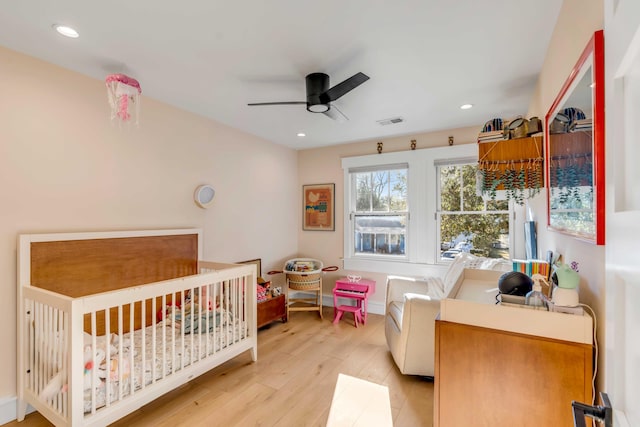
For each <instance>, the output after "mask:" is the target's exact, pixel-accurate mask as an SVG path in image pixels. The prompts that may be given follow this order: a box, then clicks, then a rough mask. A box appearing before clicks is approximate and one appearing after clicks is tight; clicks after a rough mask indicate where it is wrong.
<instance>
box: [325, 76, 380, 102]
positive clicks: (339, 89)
mask: <svg viewBox="0 0 640 427" xmlns="http://www.w3.org/2000/svg"><path fill="white" fill-rule="evenodd" d="M367 80H369V76H367V75H366V74H364V73H357V74H354V75H353V76H351V77H349V78H348V79H347V80H345V81H343V82H340V83H338V84H337V85H335V86H334V87H332V88H329V89H327V90H326V92H324V93H323V94H321V95H320V101H322V103H323V104H327V103H329V102H332V101H335V100H336V99H338V98H340V97H341V96H342V95H344V94H345V93H347V92H349V91H351V90H353V89H355V88H356V87H358V86H360V85H361V84H362V83H364V82H366V81H367Z"/></svg>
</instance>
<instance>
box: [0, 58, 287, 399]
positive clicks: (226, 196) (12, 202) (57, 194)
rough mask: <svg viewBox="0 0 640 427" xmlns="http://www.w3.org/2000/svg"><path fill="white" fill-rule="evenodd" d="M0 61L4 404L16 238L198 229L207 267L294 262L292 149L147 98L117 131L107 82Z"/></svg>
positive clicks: (0, 380)
mask: <svg viewBox="0 0 640 427" xmlns="http://www.w3.org/2000/svg"><path fill="white" fill-rule="evenodd" d="M0 64H2V65H1V66H0V94H1V95H0V293H1V294H2V298H1V299H0V325H2V327H1V328H0V342H1V343H2V346H0V366H2V370H1V372H2V375H0V401H2V400H3V398H5V397H9V398H11V397H13V396H15V395H16V391H15V390H16V388H15V366H16V360H15V353H16V351H15V343H16V336H15V334H16V332H15V330H16V321H15V316H16V310H15V301H16V292H15V289H16V236H17V235H18V234H19V233H33V232H63V231H90V230H123V229H124V230H126V229H150V228H179V227H198V228H202V229H203V230H204V239H205V241H204V255H205V258H206V259H211V260H219V261H241V260H246V259H250V258H262V259H263V271H267V270H269V269H273V268H281V266H282V261H283V260H286V259H288V258H291V257H293V256H295V254H296V251H297V235H296V234H295V233H293V232H292V230H293V228H294V227H293V226H292V225H291V224H295V223H296V221H297V220H298V214H297V213H298V212H299V206H298V200H299V198H298V194H299V188H298V185H297V154H296V152H295V151H293V150H290V149H288V148H284V147H283V146H279V145H275V144H272V143H269V142H267V141H264V140H261V139H258V138H257V137H254V136H251V135H248V134H245V133H242V132H239V131H237V130H234V129H231V128H229V127H226V126H223V125H221V124H218V123H216V122H213V121H211V120H208V119H205V118H203V117H200V116H197V115H195V114H191V113H188V112H185V111H181V110H178V109H176V108H173V107H170V106H168V105H166V104H163V103H160V102H157V101H155V100H153V99H150V98H146V97H144V93H143V101H142V111H141V121H140V126H139V127H138V128H136V127H135V126H133V127H128V126H125V127H120V126H119V125H118V124H117V123H112V122H110V120H109V109H108V104H107V93H106V88H105V85H104V82H102V81H99V80H95V79H91V78H88V77H85V76H82V75H80V74H77V73H74V72H71V71H68V70H64V69H62V68H59V67H56V66H54V65H51V64H48V63H44V62H42V61H39V60H36V59H34V58H31V57H27V56H24V55H21V54H18V53H15V52H13V51H10V50H7V49H4V48H1V47H0ZM138 77H139V76H138ZM141 85H142V89H143V91H144V79H142V78H141ZM203 183H210V184H212V185H213V186H214V187H215V188H216V191H217V193H216V198H215V200H214V203H213V206H212V207H211V208H209V209H208V210H203V209H201V208H199V207H197V206H196V205H195V203H194V202H193V191H194V189H195V188H196V187H197V186H198V185H199V184H203Z"/></svg>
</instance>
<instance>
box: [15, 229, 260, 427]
mask: <svg viewBox="0 0 640 427" xmlns="http://www.w3.org/2000/svg"><path fill="white" fill-rule="evenodd" d="M201 254H202V232H201V231H200V230H195V229H186V230H151V231H134V232H99V233H68V234H31V235H21V236H19V239H18V308H17V312H18V319H17V320H18V321H17V325H18V330H17V344H18V349H17V351H18V361H17V362H18V363H17V369H18V373H17V382H18V420H19V421H22V420H23V419H24V417H25V413H26V409H27V404H30V405H31V406H33V407H34V408H35V409H36V410H37V411H39V412H40V413H41V414H42V415H43V416H44V417H46V418H47V419H48V420H49V421H51V422H52V423H53V424H55V425H57V426H81V425H82V426H85V425H100V426H104V425H107V424H109V423H112V422H114V421H116V420H117V419H119V418H121V417H123V416H125V415H127V414H129V413H131V412H132V411H135V410H136V409H138V408H139V407H141V406H143V405H145V404H146V403H148V402H150V401H152V400H154V399H156V398H157V397H159V396H161V395H163V394H165V393H167V392H168V391H170V390H172V389H175V388H176V387H178V386H180V385H182V384H184V383H186V382H188V381H189V380H191V379H193V378H194V377H196V376H198V375H201V374H203V373H205V372H207V371H208V370H210V369H212V368H213V367H215V366H218V365H220V364H221V363H223V362H225V361H227V360H229V359H231V358H233V357H235V356H237V355H239V354H240V353H243V352H245V351H247V350H250V351H251V357H252V359H253V360H254V361H255V360H256V358H257V335H256V287H255V283H256V269H255V266H254V265H235V264H220V263H212V262H203V261H198V260H199V259H200V258H201V257H200V256H201Z"/></svg>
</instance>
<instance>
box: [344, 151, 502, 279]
mask: <svg viewBox="0 0 640 427" xmlns="http://www.w3.org/2000/svg"><path fill="white" fill-rule="evenodd" d="M477 156H478V148H477V144H475V143H473V144H461V145H456V146H446V147H436V148H425V149H421V150H411V151H400V152H394V153H382V154H370V155H366V156H357V157H345V158H343V159H342V169H343V174H344V180H343V182H344V204H343V206H344V215H343V218H344V236H343V241H344V269H345V270H354V271H363V272H377V273H385V274H404V275H411V276H429V275H433V274H440V273H442V272H443V271H444V270H445V269H446V266H447V264H446V263H442V262H440V250H439V246H440V245H439V241H438V240H437V239H438V234H439V230H438V228H437V226H438V224H437V221H436V210H437V207H438V203H437V202H438V200H437V197H438V191H437V185H438V177H437V174H436V163H437V162H443V161H446V160H447V159H458V158H471V157H473V158H475V159H477ZM401 163H406V164H407V165H408V172H407V201H408V215H409V220H408V224H407V230H406V234H405V254H406V256H405V257H403V259H397V258H396V259H389V257H385V256H380V255H377V256H367V255H362V254H359V255H358V256H355V251H354V242H353V236H354V232H353V221H352V216H351V213H352V208H353V206H352V200H355V199H354V198H353V197H354V196H353V194H352V190H353V186H352V184H351V183H352V181H351V176H350V173H349V170H350V169H352V170H353V169H358V168H367V167H369V168H373V167H380V166H384V165H397V164H401ZM511 237H513V236H511ZM512 242H513V239H512Z"/></svg>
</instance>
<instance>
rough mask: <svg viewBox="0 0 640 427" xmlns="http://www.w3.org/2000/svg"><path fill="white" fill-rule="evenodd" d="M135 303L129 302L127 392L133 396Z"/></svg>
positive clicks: (134, 379) (134, 377)
mask: <svg viewBox="0 0 640 427" xmlns="http://www.w3.org/2000/svg"><path fill="white" fill-rule="evenodd" d="M134 317H135V303H134V302H133V301H131V304H129V393H131V396H133V395H134V394H135V393H136V366H135V364H134V363H133V353H134V348H135V347H134V344H135V342H134V338H135V334H134V332H135V331H134V329H133V325H134V323H135V319H134Z"/></svg>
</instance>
